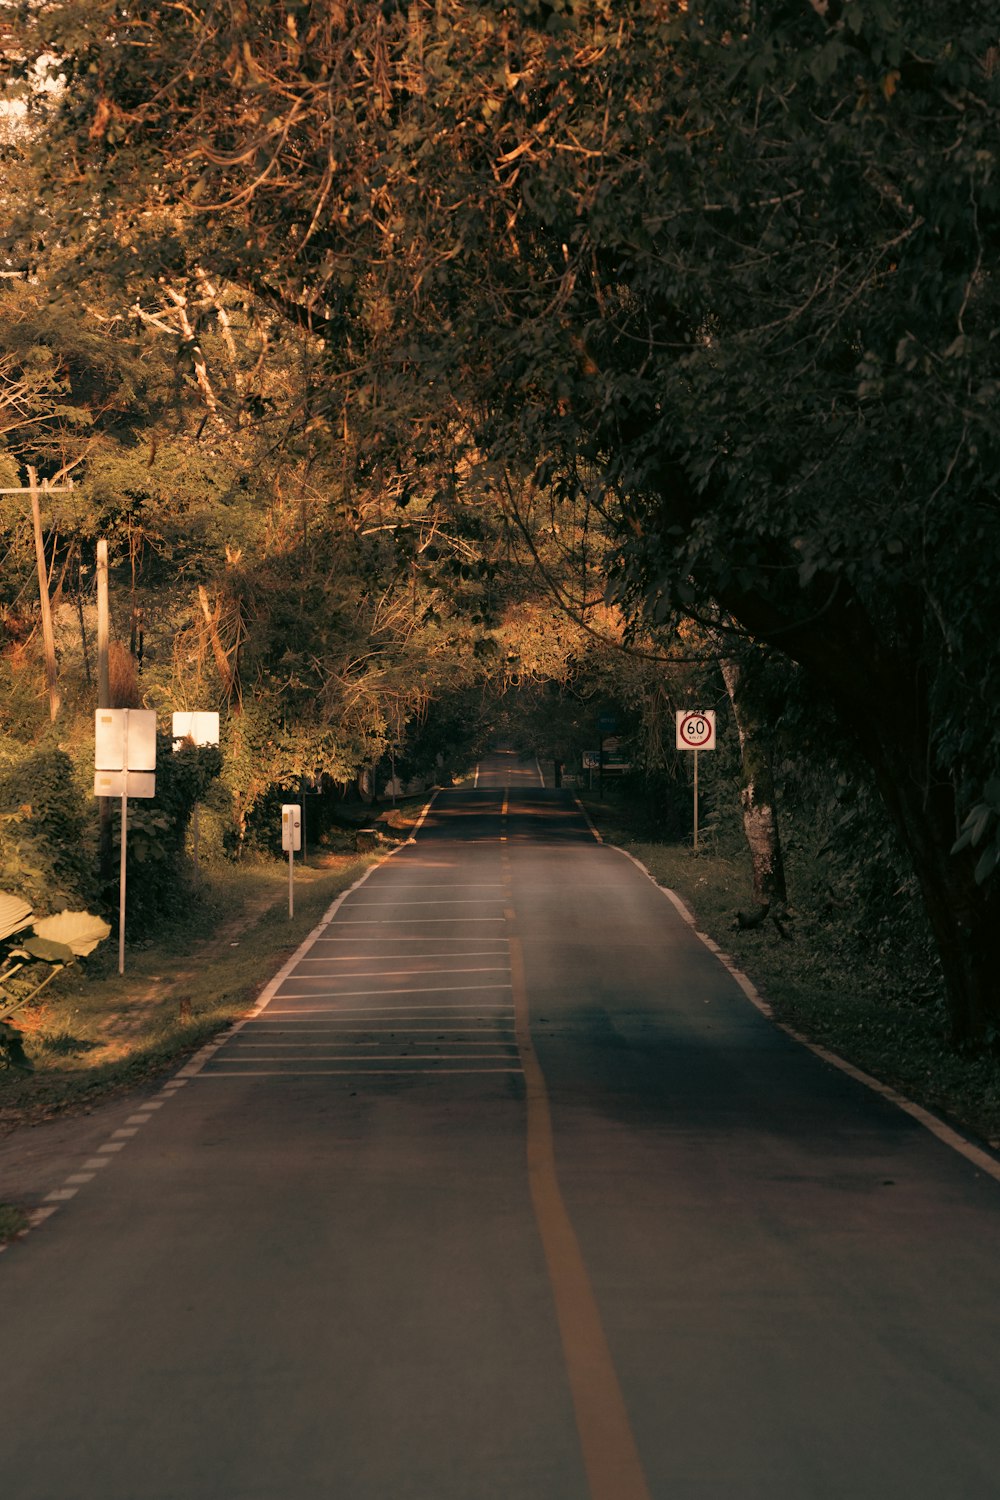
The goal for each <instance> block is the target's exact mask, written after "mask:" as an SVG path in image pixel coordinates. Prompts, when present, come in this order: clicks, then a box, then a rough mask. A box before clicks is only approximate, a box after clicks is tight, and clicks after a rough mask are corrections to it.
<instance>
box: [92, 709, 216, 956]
mask: <svg viewBox="0 0 1000 1500" xmlns="http://www.w3.org/2000/svg"><path fill="white" fill-rule="evenodd" d="M221 768H222V758H221V755H220V752H219V751H218V750H217V749H215V748H213V747H202V748H198V747H196V746H194V745H185V746H182V748H181V749H180V750H178V751H176V752H174V751H173V748H172V740H171V737H170V735H169V734H160V735H158V736H157V742H156V796H155V797H152V798H150V799H149V800H148V801H147V800H132V801H130V802H129V805H128V848H127V861H128V865H127V870H126V879H127V883H128V931H129V936H130V938H133V939H134V938H141V937H145V936H147V935H148V934H149V933H150V932H152V931H153V930H154V929H155V928H156V927H157V926H158V924H159V923H160V922H162V921H164V920H170V919H172V918H176V917H178V916H180V915H181V914H182V913H183V911H184V909H185V906H186V904H187V902H188V900H189V899H190V891H189V870H188V864H187V860H186V857H185V842H186V839H187V832H188V827H189V825H190V822H191V814H192V812H193V811H194V806H195V803H196V802H200V801H201V799H202V798H203V797H204V796H205V795H206V793H207V792H208V789H209V787H210V786H211V785H212V783H213V781H214V780H215V778H216V777H217V776H218V775H219V772H220V770H221ZM113 819H114V824H113V826H114V846H115V848H116V849H117V848H119V847H120V845H119V839H120V831H119V829H120V821H121V815H120V811H119V807H118V804H117V803H116V804H115V807H114V814H113ZM103 896H104V901H105V906H106V907H110V906H112V905H113V906H116V907H117V903H118V869H117V864H116V866H115V870H114V873H113V875H112V874H111V873H110V872H109V878H108V880H107V882H106V884H105V888H104V891H103Z"/></svg>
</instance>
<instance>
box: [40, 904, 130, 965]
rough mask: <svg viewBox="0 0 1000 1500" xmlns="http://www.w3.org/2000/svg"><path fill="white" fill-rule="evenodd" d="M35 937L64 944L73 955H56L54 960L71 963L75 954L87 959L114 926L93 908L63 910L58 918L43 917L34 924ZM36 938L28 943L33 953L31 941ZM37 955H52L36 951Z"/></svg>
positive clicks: (43, 956)
mask: <svg viewBox="0 0 1000 1500" xmlns="http://www.w3.org/2000/svg"><path fill="white" fill-rule="evenodd" d="M34 930H35V938H39V939H44V940H45V941H46V942H48V943H54V944H56V945H58V946H60V947H62V946H65V947H66V948H68V949H69V950H70V952H69V958H68V959H67V958H66V956H65V955H64V954H59V955H52V961H57V959H58V961H61V962H68V961H71V960H72V959H73V957H74V955H75V956H76V957H77V958H85V957H86V955H87V954H88V953H93V951H94V949H95V948H96V947H97V945H98V943H102V942H103V941H104V939H105V938H106V937H107V936H108V934H109V933H110V931H111V928H110V926H109V925H108V923H107V922H105V921H104V919H103V917H95V916H94V914H93V912H89V911H61V912H58V913H57V914H56V916H54V917H40V918H39V919H38V921H37V922H35V924H34ZM35 938H29V939H28V941H27V942H26V943H25V944H24V946H25V948H27V949H28V950H29V952H33V950H32V949H31V947H30V944H31V943H32V942H34V941H35ZM34 956H35V957H36V958H46V957H49V955H47V954H44V953H35V954H34Z"/></svg>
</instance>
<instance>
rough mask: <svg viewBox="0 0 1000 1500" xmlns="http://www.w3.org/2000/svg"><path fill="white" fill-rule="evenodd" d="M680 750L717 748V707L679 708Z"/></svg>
mask: <svg viewBox="0 0 1000 1500" xmlns="http://www.w3.org/2000/svg"><path fill="white" fill-rule="evenodd" d="M676 723H677V740H676V744H677V749H678V750H714V749H715V709H714V708H706V709H704V710H697V709H692V708H679V709H678V710H677V713H676Z"/></svg>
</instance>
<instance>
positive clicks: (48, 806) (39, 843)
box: [0, 749, 97, 914]
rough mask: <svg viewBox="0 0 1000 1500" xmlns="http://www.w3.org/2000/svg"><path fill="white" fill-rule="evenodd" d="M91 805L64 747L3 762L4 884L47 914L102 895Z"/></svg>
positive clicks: (0, 833)
mask: <svg viewBox="0 0 1000 1500" xmlns="http://www.w3.org/2000/svg"><path fill="white" fill-rule="evenodd" d="M95 856H96V843H95V838H94V830H93V818H92V812H91V808H90V807H88V805H87V802H86V800H85V798H84V796H83V794H82V791H81V789H80V787H79V786H78V784H77V782H76V780H75V777H74V767H73V762H72V760H71V759H70V757H69V755H67V754H66V752H65V751H64V750H58V749H42V750H30V751H28V752H27V753H25V754H23V755H22V756H21V758H19V759H16V760H11V761H9V762H8V763H7V764H5V765H0V888H2V889H3V890H7V891H11V892H12V893H14V894H16V895H18V896H21V897H22V898H23V899H24V900H25V901H29V902H30V903H31V905H32V906H33V907H34V909H35V910H36V911H37V912H39V913H41V914H44V913H46V912H50V911H58V910H59V909H60V908H61V907H64V906H71V907H77V906H87V905H88V904H89V903H90V902H91V901H93V900H95V899H96V897H97V890H96V880H95V876H94V865H95Z"/></svg>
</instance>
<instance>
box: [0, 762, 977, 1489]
mask: <svg viewBox="0 0 1000 1500" xmlns="http://www.w3.org/2000/svg"><path fill="white" fill-rule="evenodd" d="M274 990H275V993H274V994H273V998H270V999H269V1001H268V1003H267V1004H266V1005H265V1006H264V1008H262V1009H260V1010H259V1011H258V1012H257V1013H256V1014H254V1015H253V1016H252V1017H251V1018H250V1019H249V1020H248V1021H247V1022H245V1023H244V1024H243V1025H242V1026H240V1027H239V1028H237V1029H236V1030H234V1032H233V1033H232V1034H231V1035H230V1036H228V1037H227V1038H225V1039H223V1040H222V1042H221V1044H220V1045H218V1046H217V1047H215V1048H214V1049H209V1050H208V1051H207V1052H206V1053H204V1054H202V1055H200V1056H199V1058H198V1059H196V1060H195V1061H194V1062H193V1063H192V1064H190V1065H188V1066H187V1067H185V1068H184V1069H183V1070H182V1071H181V1072H180V1073H179V1074H178V1075H177V1077H176V1078H173V1079H171V1080H170V1081H169V1082H168V1083H167V1084H166V1085H165V1086H164V1087H163V1088H162V1089H161V1090H160V1091H158V1092H157V1093H155V1094H153V1095H151V1096H149V1097H145V1098H142V1099H141V1100H140V1101H138V1102H137V1104H136V1108H135V1111H134V1113H133V1114H132V1115H130V1116H129V1117H128V1119H127V1121H126V1122H125V1123H124V1124H123V1125H122V1126H120V1127H119V1128H118V1129H117V1130H116V1131H115V1132H114V1133H113V1134H112V1136H111V1138H110V1139H108V1140H107V1141H106V1142H104V1143H103V1144H102V1145H101V1146H100V1147H98V1148H96V1149H95V1150H93V1152H92V1153H91V1154H88V1155H87V1156H85V1157H82V1158H81V1160H80V1161H79V1162H78V1163H77V1165H76V1170H75V1171H74V1172H73V1173H72V1174H71V1175H70V1177H69V1178H68V1180H67V1186H66V1188H65V1197H64V1198H61V1199H55V1200H53V1206H58V1211H57V1212H56V1213H55V1214H54V1215H53V1217H52V1218H51V1219H49V1220H48V1221H47V1222H46V1223H45V1224H43V1225H42V1226H41V1227H40V1228H38V1229H37V1230H35V1231H34V1232H33V1233H32V1234H30V1235H29V1236H28V1237H27V1238H26V1239H25V1240H24V1241H23V1242H21V1243H18V1244H15V1245H14V1246H12V1247H11V1248H10V1249H8V1250H7V1252H6V1253H5V1254H4V1255H2V1256H0V1295H2V1308H3V1312H2V1324H0V1327H2V1333H0V1348H2V1351H3V1361H2V1376H3V1425H4V1456H3V1459H2V1460H0V1488H2V1492H3V1494H4V1496H5V1500H313V1497H330V1500H708V1497H711V1500H764V1497H767V1500H886V1497H895V1496H901V1497H902V1496H905V1497H907V1500H995V1497H996V1495H997V1493H998V1491H1000V1479H998V1475H1000V1356H998V1350H1000V1183H998V1182H997V1181H995V1180H994V1179H993V1178H991V1177H990V1176H989V1175H988V1174H987V1173H985V1172H982V1171H980V1170H979V1169H978V1168H977V1166H976V1165H975V1164H974V1163H973V1162H970V1161H968V1160H966V1159H965V1158H963V1157H962V1156H960V1155H958V1154H957V1153H956V1152H954V1151H952V1150H950V1149H949V1148H948V1147H947V1146H946V1145H944V1144H943V1143H942V1142H941V1141H939V1140H937V1139H935V1137H934V1136H932V1135H931V1134H930V1133H929V1132H928V1131H926V1130H925V1129H923V1128H922V1127H921V1126H920V1125H919V1124H918V1123H917V1122H916V1121H914V1120H913V1119H911V1118H910V1117H908V1116H907V1115H905V1114H904V1113H902V1112H901V1111H899V1110H898V1109H896V1108H895V1107H893V1106H892V1105H891V1104H890V1103H888V1102H887V1101H886V1100H884V1099H882V1098H881V1097H879V1096H877V1095H875V1094H873V1093H872V1092H871V1091H869V1090H868V1089H866V1088H865V1087H864V1086H863V1085H861V1084H860V1083H857V1082H855V1081H854V1080H852V1079H851V1078H849V1077H847V1076H845V1075H844V1074H843V1073H841V1072H839V1071H838V1070H836V1069H834V1068H833V1067H832V1066H830V1065H829V1064H827V1063H825V1062H823V1061H822V1060H821V1059H819V1058H817V1057H815V1056H814V1055H813V1054H812V1053H810V1052H809V1051H808V1050H807V1049H805V1048H804V1047H802V1046H800V1045H799V1044H797V1043H796V1042H794V1041H793V1040H792V1039H790V1038H789V1037H787V1036H786V1035H785V1034H784V1033H783V1032H781V1031H780V1030H779V1029H778V1028H776V1027H775V1026H773V1025H772V1024H771V1023H770V1022H769V1021H768V1020H766V1019H765V1018H764V1017H763V1016H762V1015H760V1014H759V1013H758V1011H757V1010H755V1009H754V1008H753V1006H752V1005H751V1004H750V1003H749V1001H748V1000H747V998H746V997H745V995H744V994H743V992H742V991H741V990H740V988H739V987H738V985H737V984H736V982H735V980H734V979H733V977H732V976H731V975H730V974H729V973H728V972H727V970H726V969H725V968H724V967H723V965H722V964H720V962H719V961H718V960H717V959H716V958H715V957H714V955H713V954H712V953H711V952H710V951H709V950H708V949H707V948H706V946H705V945H704V944H703V943H701V942H700V941H699V940H698V938H697V937H696V935H695V934H694V933H693V932H692V930H691V928H690V927H689V926H688V925H687V924H686V923H685V922H684V921H683V920H682V919H681V917H680V916H679V915H678V913H677V911H676V909H675V908H674V906H673V905H672V904H671V902H670V901H669V900H668V899H667V898H666V897H665V895H664V894H663V893H662V892H661V891H659V890H657V888H656V887H655V886H654V885H653V884H652V882H651V881H649V880H648V878H646V877H645V876H644V874H643V873H642V872H641V871H640V870H639V869H637V868H636V867H635V866H634V865H633V864H632V863H631V862H630V861H629V860H628V859H627V858H625V857H624V856H623V855H622V854H620V853H618V852H616V851H614V850H612V849H608V848H605V847H603V846H601V845H600V844H599V843H598V842H597V841H596V840H595V838H594V837H593V835H592V833H591V831H590V829H589V827H588V825H587V823H586V820H585V818H584V816H583V815H582V813H581V811H580V810H579V808H578V807H577V805H576V804H575V802H574V800H573V797H572V795H571V794H570V793H569V792H561V791H553V790H547V789H545V788H544V787H542V786H541V776H540V773H539V771H538V767H537V765H536V763H535V762H534V761H533V760H532V761H521V760H519V759H518V758H517V757H516V756H514V755H511V754H495V755H492V756H490V757H488V758H487V759H486V760H484V762H483V763H482V765H481V766H480V767H479V769H478V774H477V777H476V784H475V786H472V785H468V786H466V787H463V788H457V789H454V790H449V791H446V792H443V793H441V794H439V795H438V797H437V798H436V800H435V801H434V803H433V806H432V808H431V810H430V813H429V815H428V817H427V819H426V821H425V822H424V824H423V826H422V828H421V829H420V830H419V833H418V835H417V837H416V839H415V840H414V842H413V843H411V844H410V845H408V846H406V847H404V848H403V849H402V850H400V851H399V852H398V853H397V854H395V855H394V856H393V857H392V858H390V859H388V860H387V861H385V862H384V863H383V864H381V865H380V866H378V867H377V868H376V869H375V870H374V871H373V872H372V873H371V874H370V876H368V877H367V878H366V879H365V880H364V881H363V882H361V883H360V884H359V885H358V886H356V887H355V888H354V889H353V890H352V891H351V892H349V893H348V894H347V896H346V897H345V898H343V899H342V901H341V903H340V904H339V905H338V907H337V909H336V911H335V912H334V913H333V915H332V917H331V919H330V920H329V922H328V923H327V924H326V925H325V926H323V927H322V929H321V930H319V933H318V935H317V936H316V937H315V940H314V941H313V942H312V944H311V946H309V947H308V949H307V950H306V951H304V952H303V951H301V950H300V954H299V955H298V956H297V957H296V960H295V961H294V962H293V963H292V964H291V965H290V966H288V967H287V971H286V972H283V974H282V976H281V978H280V982H279V983H278V984H277V985H276V986H275V987H274Z"/></svg>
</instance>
